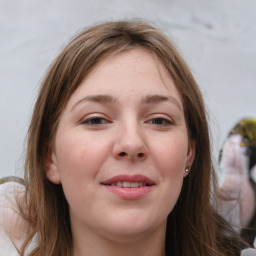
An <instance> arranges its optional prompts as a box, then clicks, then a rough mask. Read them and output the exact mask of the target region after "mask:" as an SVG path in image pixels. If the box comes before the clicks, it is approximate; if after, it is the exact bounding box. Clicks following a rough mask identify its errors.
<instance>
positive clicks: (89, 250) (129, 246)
mask: <svg viewBox="0 0 256 256" xmlns="http://www.w3.org/2000/svg"><path fill="white" fill-rule="evenodd" d="M84 255H86V256H95V255H104V256H113V255H118V256H130V255H133V256H164V255H165V230H164V229H159V230H157V231H156V230H154V232H152V234H147V235H139V236H132V237H131V236H129V237H120V236H118V237H115V236H111V237H110V236H104V234H103V235H98V234H95V233H92V232H88V230H87V232H86V233H84V234H83V235H82V234H75V233H73V256H84Z"/></svg>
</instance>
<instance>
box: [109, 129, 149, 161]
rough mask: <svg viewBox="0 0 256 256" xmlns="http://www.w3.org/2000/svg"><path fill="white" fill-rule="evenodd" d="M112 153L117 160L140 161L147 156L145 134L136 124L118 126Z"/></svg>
mask: <svg viewBox="0 0 256 256" xmlns="http://www.w3.org/2000/svg"><path fill="white" fill-rule="evenodd" d="M113 155H114V157H115V158H116V159H119V160H125V159H127V160H130V161H142V160H145V159H146V158H147V157H148V148H147V145H146V143H145V136H144V134H143V132H142V131H141V129H140V128H139V127H138V126H136V125H133V126H132V125H129V126H126V127H120V128H119V132H118V133H117V136H116V140H115V145H114V147H113Z"/></svg>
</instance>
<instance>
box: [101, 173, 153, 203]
mask: <svg viewBox="0 0 256 256" xmlns="http://www.w3.org/2000/svg"><path fill="white" fill-rule="evenodd" d="M101 185H103V186H104V187H105V188H106V189H107V190H108V191H110V192H111V193H112V194H114V195H115V196H118V197H119V198H121V199H126V200H137V199H140V198H143V197H145V196H146V195H148V194H149V193H150V192H151V191H152V189H153V187H154V185H155V183H154V182H153V181H152V180H151V179H150V178H148V177H146V176H144V175H118V176H114V177H112V178H110V179H108V180H105V181H103V182H101Z"/></svg>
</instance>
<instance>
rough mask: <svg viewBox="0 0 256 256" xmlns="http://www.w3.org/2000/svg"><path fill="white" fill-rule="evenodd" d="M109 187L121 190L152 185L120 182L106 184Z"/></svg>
mask: <svg viewBox="0 0 256 256" xmlns="http://www.w3.org/2000/svg"><path fill="white" fill-rule="evenodd" d="M105 185H107V186H115V187H120V188H140V187H145V186H152V185H150V184H146V183H144V182H129V181H118V182H116V183H111V184H110V185H109V184H105Z"/></svg>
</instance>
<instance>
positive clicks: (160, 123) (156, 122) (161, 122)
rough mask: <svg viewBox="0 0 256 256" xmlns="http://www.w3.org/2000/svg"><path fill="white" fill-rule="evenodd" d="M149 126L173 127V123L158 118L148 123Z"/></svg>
mask: <svg viewBox="0 0 256 256" xmlns="http://www.w3.org/2000/svg"><path fill="white" fill-rule="evenodd" d="M148 123H149V124H154V125H157V126H170V125H173V122H172V121H171V120H169V119H167V118H163V117H156V118H153V119H151V120H149V121H148Z"/></svg>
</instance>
